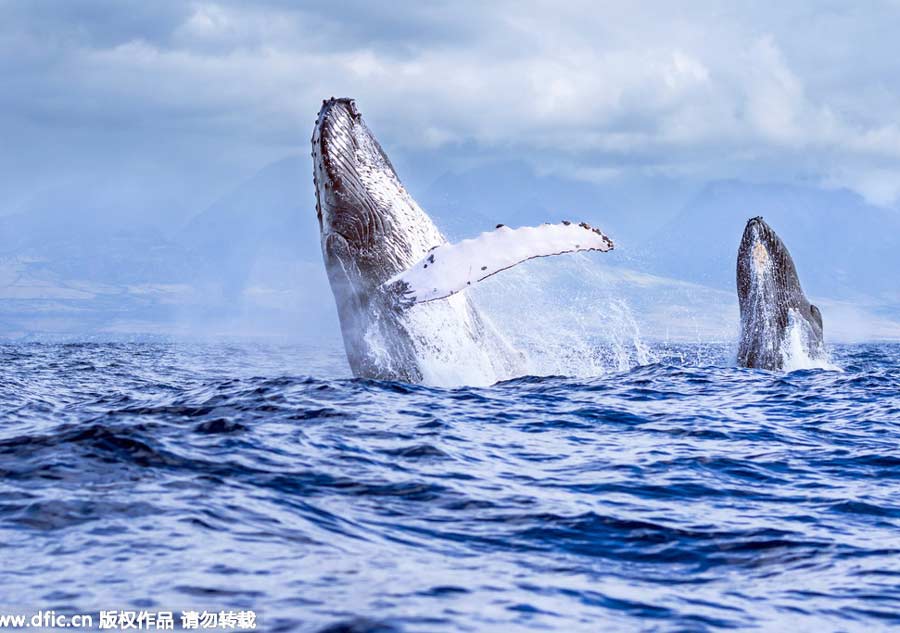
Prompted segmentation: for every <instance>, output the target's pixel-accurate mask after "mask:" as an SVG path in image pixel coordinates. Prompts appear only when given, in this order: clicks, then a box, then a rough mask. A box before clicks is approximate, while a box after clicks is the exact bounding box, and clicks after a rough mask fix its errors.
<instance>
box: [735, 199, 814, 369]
mask: <svg viewBox="0 0 900 633" xmlns="http://www.w3.org/2000/svg"><path fill="white" fill-rule="evenodd" d="M737 291H738V303H739V306H740V312H741V339H740V344H739V348H738V364H739V365H741V366H742V367H754V368H760V369H770V370H781V369H783V368H784V363H785V345H786V343H787V339H788V337H789V335H790V334H791V333H792V332H793V331H795V330H796V331H797V334H798V336H799V339H800V342H801V345H802V347H803V350H804V352H805V353H806V354H807V355H808V356H809V357H810V358H818V357H821V356H822V355H823V354H824V345H823V342H822V316H821V313H820V312H819V309H818V308H817V307H816V306H814V305H812V304H810V303H809V301H808V300H807V299H806V296H805V295H804V294H803V289H802V288H801V286H800V279H799V277H798V275H797V269H796V267H795V266H794V261H793V259H792V258H791V255H790V253H789V252H788V250H787V247H786V246H785V245H784V243H783V242H782V241H781V238H779V237H778V235H777V234H776V233H775V231H774V230H773V229H772V228H771V227H770V226H769V225H768V224H766V222H765V221H764V220H763V219H762V218H761V217H756V218H752V219H751V220H749V221H748V222H747V226H746V227H745V229H744V234H743V237H742V239H741V245H740V248H739V249H738V256H737Z"/></svg>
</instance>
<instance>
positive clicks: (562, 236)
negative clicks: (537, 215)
mask: <svg viewBox="0 0 900 633" xmlns="http://www.w3.org/2000/svg"><path fill="white" fill-rule="evenodd" d="M612 249H613V242H612V240H611V239H609V238H608V237H607V236H606V235H604V234H603V233H601V232H600V230H598V229H595V228H593V227H592V226H590V225H588V224H586V223H584V222H582V223H581V224H573V223H572V222H562V223H559V224H542V225H541V226H526V227H522V228H518V229H511V228H508V227H506V226H503V225H502V224H501V225H498V226H497V229H496V230H494V231H489V232H487V233H482V234H481V235H479V236H478V237H475V238H472V239H467V240H463V241H461V242H458V243H456V244H442V245H441V246H437V247H435V248H433V249H431V250H430V251H429V252H428V254H427V255H426V256H425V257H424V258H422V260H421V261H419V262H417V263H416V264H414V265H413V266H412V267H411V268H410V269H409V270H406V271H404V272H402V273H400V274H399V275H395V276H394V277H392V278H391V279H389V280H388V281H387V282H385V284H384V287H385V288H386V289H387V290H388V291H389V292H392V293H396V294H398V295H399V296H401V297H403V299H404V301H405V302H406V303H407V304H409V303H410V302H411V303H424V302H426V301H434V300H435V299H443V298H445V297H449V296H450V295H453V294H456V293H457V292H459V291H460V290H464V289H465V288H467V287H469V286H472V285H475V284H476V283H478V282H479V281H482V280H484V279H487V278H488V277H490V276H491V275H494V274H496V273H498V272H500V271H501V270H506V269H507V268H511V267H513V266H515V265H516V264H519V263H521V262H524V261H526V260H529V259H534V258H535V257H549V256H552V255H562V254H563V253H575V252H578V251H602V252H606V251H610V250H612Z"/></svg>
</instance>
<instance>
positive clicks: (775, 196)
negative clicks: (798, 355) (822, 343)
mask: <svg viewBox="0 0 900 633" xmlns="http://www.w3.org/2000/svg"><path fill="white" fill-rule="evenodd" d="M757 215H761V216H763V217H764V218H765V220H766V222H767V223H768V224H769V225H770V226H772V228H774V229H775V231H776V232H777V233H778V234H779V235H780V236H781V238H782V240H783V241H784V242H785V244H786V245H787V247H788V249H789V250H790V252H791V255H792V256H793V259H794V263H795V264H796V266H797V271H798V273H799V275H800V279H801V282H802V283H803V287H804V289H805V290H806V292H807V294H809V295H812V296H816V297H829V298H834V299H844V300H860V301H869V300H873V301H875V302H878V303H891V304H900V283H898V281H897V277H896V271H898V270H900V213H898V212H897V211H895V210H893V209H885V208H880V207H875V206H872V205H870V204H868V203H866V202H865V200H863V198H861V197H860V196H858V195H857V194H855V193H852V192H850V191H847V190H822V189H816V188H812V187H803V186H796V185H783V184H751V183H746V182H739V181H733V180H731V181H723V182H716V183H711V184H709V185H708V186H706V187H705V188H704V189H703V190H702V191H700V192H699V193H698V194H697V195H696V196H695V197H694V198H693V199H692V200H690V202H688V204H686V205H685V207H684V208H683V209H682V210H681V212H680V213H679V214H678V215H677V216H676V217H675V218H674V219H673V220H672V221H670V222H669V223H667V224H666V225H665V226H663V227H662V228H661V229H660V230H659V231H658V233H657V234H656V235H655V236H654V237H653V238H652V239H651V240H650V241H649V242H648V247H647V249H646V250H645V251H644V252H643V253H641V256H640V258H641V260H642V261H643V262H644V266H645V267H646V268H647V270H650V271H653V272H657V273H660V274H666V275H668V276H672V277H676V278H679V279H685V280H689V281H693V282H696V283H701V284H705V285H709V286H712V287H717V288H722V289H729V290H732V289H733V288H734V284H735V281H734V279H735V258H736V255H737V248H738V245H739V243H740V240H741V234H742V232H743V230H744V225H745V223H746V221H747V220H748V219H749V218H751V217H754V216H757Z"/></svg>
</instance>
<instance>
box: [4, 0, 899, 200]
mask: <svg viewBox="0 0 900 633" xmlns="http://www.w3.org/2000/svg"><path fill="white" fill-rule="evenodd" d="M898 32H900V3H898V2H895V1H888V0H883V1H878V0H872V1H868V2H857V3H848V2H829V1H818V2H803V1H796V2H781V3H759V2H742V1H734V2H727V3H723V2H705V1H703V0H697V1H692V2H628V3H622V2H594V1H590V2H579V1H577V0H576V1H571V2H566V3H558V2H549V1H547V2H544V1H515V2H512V1H510V2H505V1H502V0H501V1H498V2H491V3H483V2H477V1H471V2H469V1H465V0H463V1H456V2H428V3H425V2H415V3H401V2H365V1H359V2H356V1H346V0H344V1H340V0H330V1H328V2H288V1H286V0H263V1H259V2H253V3H249V2H238V1H236V0H235V1H231V0H219V1H210V2H203V1H199V2H191V1H184V2H174V1H168V0H155V1H154V2H146V1H144V0H140V1H127V0H58V1H51V0H21V1H19V0H0V85H2V86H3V89H2V91H0V137H2V138H3V139H4V141H3V143H2V149H0V170H2V173H3V174H4V177H3V178H2V179H0V214H6V213H12V212H15V211H16V210H17V209H20V208H22V207H23V205H25V204H27V202H28V200H29V199H31V198H33V197H34V196H35V195H39V194H40V193H41V192H42V191H43V190H46V189H47V188H51V187H54V186H58V185H67V184H71V183H76V184H78V185H79V186H87V187H91V188H94V189H102V190H109V191H110V192H111V194H110V195H113V196H115V195H119V196H121V197H123V198H125V197H134V196H135V195H141V196H143V197H149V198H151V199H154V200H155V199H159V200H164V201H165V205H166V208H167V209H168V212H169V213H172V214H175V215H178V214H179V213H183V214H185V215H188V214H190V213H196V212H197V211H198V210H201V209H202V208H204V207H205V206H207V205H209V204H210V203H211V202H213V201H214V200H215V199H216V198H217V197H218V196H220V195H221V194H222V193H223V192H225V191H227V190H229V189H231V188H233V187H234V186H235V184H236V183H237V182H239V181H240V180H242V179H244V178H247V177H249V176H251V175H252V174H253V173H255V172H256V171H258V170H259V169H261V168H263V167H264V166H265V165H267V164H269V163H271V162H273V161H275V160H278V159H280V158H282V157H284V156H288V155H291V154H294V155H297V154H299V155H305V154H307V153H308V151H309V136H310V133H311V129H312V126H313V122H314V120H315V115H316V112H317V110H318V108H319V106H320V104H321V101H322V99H323V98H326V97H330V96H332V95H334V96H352V97H355V98H356V99H357V100H358V102H359V105H360V108H361V110H362V112H363V113H364V116H365V117H366V119H367V121H368V123H369V125H370V126H371V127H372V128H373V129H374V130H375V131H376V134H377V135H378V137H379V138H380V139H381V140H382V143H383V144H384V145H385V146H386V148H387V149H388V153H389V154H390V155H391V156H392V158H394V159H395V162H399V163H400V164H405V163H410V164H414V165H417V166H418V167H417V169H418V170H419V172H418V173H417V174H416V176H428V175H437V174H439V172H440V171H441V170H443V169H451V168H454V167H455V166H460V165H465V164H468V163H472V162H478V161H494V160H497V161H502V160H509V159H516V160H523V161H525V162H527V163H528V164H529V165H531V167H532V168H533V169H534V170H535V172H536V173H553V174H558V175H562V176H564V177H566V178H571V179H575V180H582V181H589V182H608V181H610V180H615V179H617V178H622V177H627V176H630V175H632V176H633V175H650V176H664V177H668V178H674V179H682V180H687V181H698V182H706V181H713V180H718V179H728V178H739V179H743V180H749V181H777V182H784V183H795V184H804V185H812V186H814V187H821V188H826V189H827V188H848V189H850V190H852V191H854V192H857V193H859V194H861V195H862V196H864V197H865V199H866V200H867V201H868V202H870V203H872V204H876V205H884V206H892V207H893V206H896V205H897V203H898V199H900V120H898V118H897V113H898V112H900V56H898V55H897V54H896V50H897V48H896V37H897V33H898ZM421 156H426V157H427V160H419V157H421Z"/></svg>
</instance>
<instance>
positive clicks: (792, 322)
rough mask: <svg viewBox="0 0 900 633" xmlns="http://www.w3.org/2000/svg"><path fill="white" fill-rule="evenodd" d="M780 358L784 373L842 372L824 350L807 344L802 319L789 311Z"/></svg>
mask: <svg viewBox="0 0 900 633" xmlns="http://www.w3.org/2000/svg"><path fill="white" fill-rule="evenodd" d="M781 356H782V359H783V360H784V364H783V369H784V371H785V372H792V371H798V370H801V369H826V370H829V371H842V370H841V368H840V367H838V366H837V365H835V364H834V363H833V362H832V360H831V357H830V355H829V354H828V352H827V351H826V350H825V349H821V350H814V349H813V347H812V346H811V345H810V343H809V335H808V333H807V331H806V326H805V323H804V320H803V318H802V317H801V316H800V315H798V314H797V313H796V311H794V310H791V311H790V312H789V313H788V327H787V330H786V331H785V333H784V340H783V341H782V342H781Z"/></svg>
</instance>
